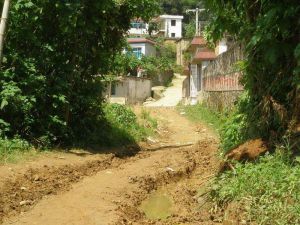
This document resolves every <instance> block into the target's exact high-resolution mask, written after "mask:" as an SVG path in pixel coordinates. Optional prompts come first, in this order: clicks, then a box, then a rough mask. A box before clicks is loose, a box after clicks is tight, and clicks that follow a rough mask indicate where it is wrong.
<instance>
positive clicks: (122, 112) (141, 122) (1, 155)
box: [0, 104, 157, 164]
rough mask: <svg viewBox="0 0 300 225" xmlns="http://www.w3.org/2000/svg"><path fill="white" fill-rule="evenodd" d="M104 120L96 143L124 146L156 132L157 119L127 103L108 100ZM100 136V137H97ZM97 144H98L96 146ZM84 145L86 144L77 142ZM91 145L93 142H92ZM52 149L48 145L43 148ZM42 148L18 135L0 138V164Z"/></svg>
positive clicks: (20, 159) (25, 158)
mask: <svg viewBox="0 0 300 225" xmlns="http://www.w3.org/2000/svg"><path fill="white" fill-rule="evenodd" d="M104 113H105V119H106V120H105V123H103V126H102V127H101V129H99V130H100V132H99V133H95V138H94V139H95V140H97V141H98V140H99V139H101V140H100V141H101V143H100V144H97V143H96V144H95V147H96V148H98V147H123V146H126V145H129V144H138V142H140V141H143V140H145V139H146V138H147V137H148V136H152V135H154V134H155V130H156V128H157V121H156V120H155V119H154V118H152V117H151V116H150V113H149V112H148V111H146V110H143V111H142V112H141V114H140V115H139V116H137V115H135V114H134V112H133V111H132V109H131V108H130V107H126V106H122V105H118V104H107V105H105V108H104ZM99 137H100V138H99ZM99 145H100V146H99ZM78 147H80V148H85V146H78ZM91 147H93V145H92V146H91ZM46 150H48V151H51V149H46ZM42 152H44V151H40V149H38V150H36V149H35V148H34V147H33V146H32V145H30V143H28V142H27V141H25V140H22V139H20V138H14V139H7V138H2V139H1V138H0V164H5V163H16V162H19V161H23V160H27V159H30V158H33V157H35V156H38V155H40V154H41V153H42Z"/></svg>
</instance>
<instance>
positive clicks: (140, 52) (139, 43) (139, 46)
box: [127, 37, 156, 59]
mask: <svg viewBox="0 0 300 225" xmlns="http://www.w3.org/2000/svg"><path fill="white" fill-rule="evenodd" d="M127 42H128V44H129V45H130V47H131V51H132V53H133V54H134V55H136V57H137V58H138V59H141V58H142V56H156V47H155V46H156V43H155V42H154V41H152V40H150V39H147V38H143V37H140V38H128V39H127Z"/></svg>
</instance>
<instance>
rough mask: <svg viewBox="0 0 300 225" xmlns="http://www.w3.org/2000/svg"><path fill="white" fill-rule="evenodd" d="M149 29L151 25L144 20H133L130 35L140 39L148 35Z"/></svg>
mask: <svg viewBox="0 0 300 225" xmlns="http://www.w3.org/2000/svg"><path fill="white" fill-rule="evenodd" d="M148 28H149V24H148V23H145V22H144V21H143V20H140V19H137V20H132V21H131V26H130V29H129V31H128V33H129V34H130V35H134V36H138V37H140V36H145V35H147V34H148Z"/></svg>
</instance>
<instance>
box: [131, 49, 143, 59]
mask: <svg viewBox="0 0 300 225" xmlns="http://www.w3.org/2000/svg"><path fill="white" fill-rule="evenodd" d="M132 53H133V54H134V55H135V56H136V57H137V58H138V59H141V58H142V48H133V49H132Z"/></svg>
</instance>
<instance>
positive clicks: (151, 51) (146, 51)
mask: <svg viewBox="0 0 300 225" xmlns="http://www.w3.org/2000/svg"><path fill="white" fill-rule="evenodd" d="M129 45H130V47H131V48H141V49H142V54H143V55H144V56H156V48H155V46H153V45H151V44H149V43H131V44H129Z"/></svg>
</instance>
